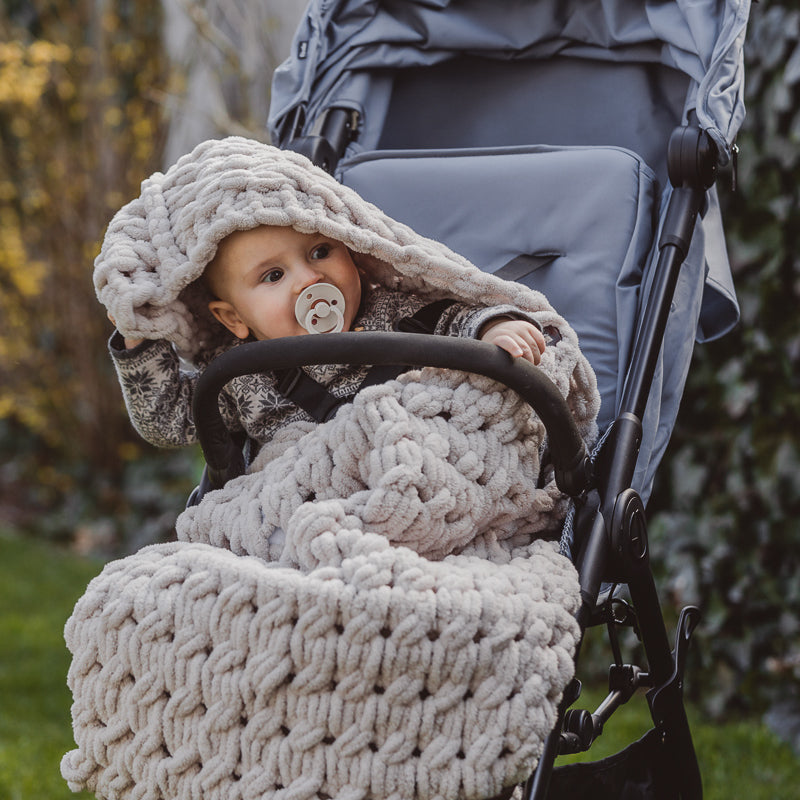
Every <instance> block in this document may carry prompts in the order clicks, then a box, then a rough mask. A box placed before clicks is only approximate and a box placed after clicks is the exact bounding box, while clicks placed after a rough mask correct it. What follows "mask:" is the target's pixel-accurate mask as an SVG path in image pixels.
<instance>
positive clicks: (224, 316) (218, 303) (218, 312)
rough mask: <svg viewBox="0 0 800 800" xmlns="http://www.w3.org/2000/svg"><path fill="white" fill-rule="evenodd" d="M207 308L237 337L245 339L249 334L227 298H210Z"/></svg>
mask: <svg viewBox="0 0 800 800" xmlns="http://www.w3.org/2000/svg"><path fill="white" fill-rule="evenodd" d="M208 310H209V311H210V312H211V313H212V314H213V315H214V317H215V318H216V319H217V320H218V321H219V322H221V323H222V324H223V325H224V326H225V327H226V328H227V329H228V330H229V331H230V332H231V333H232V334H233V335H234V336H236V337H237V338H238V339H246V338H247V337H248V336H249V335H250V329H249V328H248V327H247V325H245V324H244V322H242V318H241V317H240V316H239V314H238V313H237V311H236V309H235V308H234V306H233V305H231V304H230V303H229V302H228V301H227V300H212V301H211V302H210V303H209V304H208Z"/></svg>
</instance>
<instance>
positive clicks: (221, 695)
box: [61, 528, 579, 800]
mask: <svg viewBox="0 0 800 800" xmlns="http://www.w3.org/2000/svg"><path fill="white" fill-rule="evenodd" d="M309 550H310V556H311V558H313V559H314V560H316V561H317V563H318V564H319V565H320V566H318V567H317V568H316V569H312V570H311V571H309V572H303V571H301V570H298V569H293V568H290V567H282V566H279V565H276V564H266V563H265V562H263V561H261V560H260V559H257V558H255V557H241V556H237V555H235V554H233V553H231V552H229V551H226V550H223V549H221V548H218V547H211V546H208V545H202V544H189V543H185V542H178V543H172V544H165V545H153V546H150V547H148V548H145V549H143V550H141V551H140V552H139V553H137V554H135V555H133V556H129V557H127V558H125V559H121V560H119V561H115V562H112V563H111V564H109V565H107V567H106V568H105V569H104V571H103V572H102V573H101V575H99V576H98V577H97V578H95V579H94V580H93V581H92V582H91V584H90V585H89V587H88V589H87V591H86V593H85V595H84V596H83V597H82V598H81V599H80V600H79V602H78V604H77V605H76V607H75V610H74V613H73V615H72V617H71V618H70V620H69V622H68V623H67V626H66V631H65V635H66V641H67V644H68V646H69V648H70V650H71V651H72V652H73V654H74V659H73V662H72V666H71V668H70V672H69V679H68V680H69V686H70V688H71V690H72V692H73V696H74V704H73V709H72V714H73V725H74V730H75V740H76V743H77V748H76V749H75V750H72V751H71V752H69V753H67V754H66V755H65V756H64V758H63V760H62V764H61V771H62V774H63V775H64V777H65V778H66V780H67V781H68V783H69V785H70V787H71V788H72V789H73V790H80V789H88V790H90V791H93V792H95V793H96V794H97V796H98V797H100V798H121V797H131V798H134V797H135V798H142V799H144V798H147V799H148V800H155V798H175V799H176V800H178V799H180V800H189V799H190V798H197V797H203V798H226V800H228V799H230V800H233V798H237V799H238V798H243V799H244V798H251V799H252V800H255V799H256V798H286V800H288V799H289V798H292V799H294V798H309V799H310V798H314V799H315V800H325V799H326V798H348V799H352V800H362V799H363V800H366V798H385V799H386V800H408V799H409V798H430V800H445V798H448V799H449V800H452V798H458V797H465V798H488V797H492V796H494V795H496V794H498V793H499V792H500V790H501V789H502V788H503V787H504V786H510V785H513V784H515V783H518V782H520V781H522V780H524V779H525V778H526V776H527V775H528V774H529V772H530V770H531V769H532V768H533V767H534V766H535V764H536V761H537V760H538V758H539V756H540V754H541V750H542V743H543V740H544V737H545V736H546V735H547V733H548V732H549V730H550V729H551V727H552V725H553V724H554V722H555V715H556V707H557V703H558V701H559V698H560V696H561V693H562V691H563V689H564V687H565V686H566V684H567V682H568V681H569V680H570V678H571V676H572V673H573V663H572V656H573V653H574V650H575V646H576V642H577V639H578V635H579V631H578V627H577V624H576V622H575V619H574V613H575V611H576V608H577V604H578V592H577V579H576V575H575V571H574V568H573V567H572V565H571V564H570V563H569V562H568V561H567V560H566V559H564V558H563V557H562V556H560V555H558V553H557V552H556V550H555V545H554V544H552V543H548V542H543V541H536V542H533V543H532V544H530V545H529V546H528V547H526V548H520V549H518V550H516V551H514V552H513V553H512V554H510V555H511V557H510V559H509V560H508V562H507V563H505V564H503V565H500V566H498V565H496V564H493V563H492V562H491V561H488V560H486V559H484V558H478V557H474V556H464V555H457V556H449V557H447V558H446V559H444V560H443V561H439V562H435V561H429V560H427V559H425V558H423V557H422V556H420V555H418V554H416V553H414V552H413V551H412V550H410V549H409V548H406V547H395V546H392V545H390V544H389V542H388V541H387V540H386V539H385V538H384V537H382V536H379V535H377V534H365V533H363V532H362V531H359V530H351V529H346V528H342V529H341V530H339V531H338V532H337V533H332V532H329V533H323V534H321V535H320V536H318V537H315V538H314V539H313V540H312V541H311V542H310V543H309Z"/></svg>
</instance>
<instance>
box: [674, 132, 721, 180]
mask: <svg viewBox="0 0 800 800" xmlns="http://www.w3.org/2000/svg"><path fill="white" fill-rule="evenodd" d="M718 155H719V151H718V150H717V145H716V144H715V143H714V140H713V139H712V138H711V137H710V136H709V135H708V133H706V131H704V130H702V129H701V128H697V127H695V126H693V125H689V126H680V127H677V128H675V130H674V131H673V132H672V135H671V136H670V138H669V144H668V145H667V172H668V174H669V180H670V183H671V184H672V185H673V186H674V187H675V188H676V189H678V188H680V187H682V186H685V187H687V188H690V189H703V190H705V189H709V188H710V187H711V186H712V185H713V184H714V181H716V179H717V169H718Z"/></svg>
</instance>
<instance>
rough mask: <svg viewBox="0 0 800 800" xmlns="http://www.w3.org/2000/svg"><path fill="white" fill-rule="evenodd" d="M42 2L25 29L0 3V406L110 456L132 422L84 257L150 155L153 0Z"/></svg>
mask: <svg viewBox="0 0 800 800" xmlns="http://www.w3.org/2000/svg"><path fill="white" fill-rule="evenodd" d="M48 5H49V8H50V10H49V11H48V13H47V14H44V13H42V14H38V15H37V20H36V21H37V36H32V35H31V34H30V32H29V31H28V30H27V29H26V28H25V27H24V26H23V25H20V24H17V23H16V22H15V16H14V13H13V12H12V11H9V10H8V8H7V7H6V5H5V4H0V126H1V127H2V128H3V130H4V131H6V132H7V133H8V134H9V135H7V136H4V137H2V139H0V419H3V418H7V417H13V418H15V419H16V420H17V421H18V422H21V423H22V424H23V425H24V426H25V427H27V428H28V429H30V430H31V431H33V432H34V433H35V434H36V435H37V436H39V437H41V438H42V439H43V440H44V441H45V442H47V443H48V444H49V445H50V446H52V447H54V448H56V449H58V450H60V451H61V452H62V453H68V454H69V453H72V454H73V455H74V454H75V453H76V452H80V453H81V456H82V457H83V458H88V459H90V460H92V459H93V460H95V463H98V461H102V460H103V459H105V460H106V461H107V462H108V461H110V462H111V463H117V462H118V459H119V457H120V453H119V452H118V445H119V441H120V438H121V437H120V431H126V432H127V431H129V430H130V428H129V425H128V423H127V419H126V417H125V413H124V408H123V405H122V402H121V398H120V395H119V391H118V389H117V387H116V381H115V378H114V375H113V369H112V368H111V366H110V364H109V361H108V359H107V358H105V357H104V354H105V339H106V337H107V335H108V323H107V320H106V319H105V314H104V313H103V309H102V308H101V307H100V306H99V305H98V303H97V300H96V298H95V296H94V289H93V286H92V282H91V275H92V262H93V259H94V255H95V254H96V253H97V252H98V250H99V243H100V241H101V239H102V236H103V233H104V231H105V227H106V225H107V224H108V221H109V219H110V218H111V216H112V214H113V213H114V211H115V210H116V209H117V208H118V207H119V205H121V202H122V201H124V199H126V198H129V197H131V196H133V195H134V194H135V191H136V188H137V187H138V184H139V182H140V181H141V180H142V179H143V178H144V177H145V176H146V175H148V174H150V173H151V172H153V170H154V169H155V168H157V167H159V166H160V162H159V160H158V152H157V148H158V144H159V142H160V141H161V139H162V133H161V124H162V122H161V118H162V111H161V109H160V108H159V107H158V105H157V104H156V102H155V100H154V99H153V98H154V97H156V96H159V92H162V93H163V89H162V87H163V86H164V85H165V84H166V75H165V74H163V73H164V70H163V61H162V56H161V48H160V38H159V37H160V31H161V24H160V21H159V13H160V8H161V4H160V2H159V0H142V2H141V3H138V2H137V4H136V12H135V13H129V9H128V7H127V5H125V4H97V3H93V2H88V1H84V0H78V2H73V1H72V0H52V3H50V4H48ZM103 7H104V8H106V9H107V10H108V12H107V13H102V15H101V8H103ZM122 13H126V14H127V16H126V17H125V18H124V19H121V17H120V14H122ZM103 454H105V455H103Z"/></svg>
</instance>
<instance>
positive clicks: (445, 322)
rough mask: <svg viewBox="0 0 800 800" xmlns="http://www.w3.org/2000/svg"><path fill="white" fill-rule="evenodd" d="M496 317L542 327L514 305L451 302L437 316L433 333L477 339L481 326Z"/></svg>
mask: <svg viewBox="0 0 800 800" xmlns="http://www.w3.org/2000/svg"><path fill="white" fill-rule="evenodd" d="M498 317H504V318H508V319H523V320H526V321H527V322H530V323H531V324H532V325H535V326H536V327H537V328H539V330H541V329H542V326H541V325H540V324H539V322H537V321H536V319H535V318H534V317H533V316H532V315H531V314H528V313H526V312H524V311H521V310H520V309H518V308H517V307H516V306H512V305H502V306H471V305H464V304H463V303H453V305H451V306H450V307H449V308H447V309H445V311H444V312H443V313H442V316H441V317H439V322H438V324H437V325H436V330H435V333H437V334H439V335H440V336H459V337H461V338H462V339H477V338H478V334H479V333H480V332H481V329H482V328H483V326H484V325H485V324H486V323H487V322H490V321H491V320H493V319H497V318H498Z"/></svg>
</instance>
